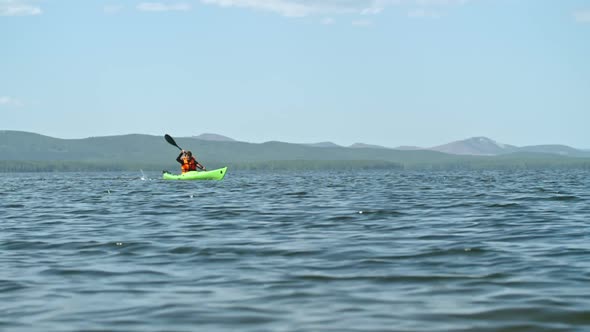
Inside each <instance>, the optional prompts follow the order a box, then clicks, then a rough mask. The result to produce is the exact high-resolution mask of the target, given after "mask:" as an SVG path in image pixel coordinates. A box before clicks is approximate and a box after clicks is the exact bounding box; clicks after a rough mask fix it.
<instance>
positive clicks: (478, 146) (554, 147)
mask: <svg viewBox="0 0 590 332" xmlns="http://www.w3.org/2000/svg"><path fill="white" fill-rule="evenodd" d="M193 137H194V138H197V139H203V140H211V141H233V142H236V140H234V139H232V138H229V137H226V136H222V135H216V134H202V135H199V136H193ZM305 145H307V146H311V147H317V148H336V147H341V148H343V147H345V146H341V145H338V144H336V143H333V142H319V143H306V144H305ZM348 147H349V148H355V149H359V148H361V149H394V150H430V151H438V152H443V153H448V154H454V155H468V156H499V155H504V154H509V153H516V152H533V153H548V154H556V155H560V156H568V157H590V150H583V149H575V148H572V147H569V146H567V145H559V144H551V145H531V146H523V147H518V146H514V145H509V144H502V143H498V142H497V141H494V140H492V139H490V138H487V137H483V136H482V137H471V138H467V139H464V140H460V141H455V142H451V143H447V144H443V145H438V146H434V147H430V148H423V147H418V146H399V147H396V148H388V147H385V146H381V145H374V144H365V143H354V144H352V145H350V146H348Z"/></svg>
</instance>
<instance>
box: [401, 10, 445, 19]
mask: <svg viewBox="0 0 590 332" xmlns="http://www.w3.org/2000/svg"><path fill="white" fill-rule="evenodd" d="M408 17H409V18H416V19H437V18H441V17H442V14H441V13H440V12H438V11H435V10H431V9H424V8H418V9H413V10H410V11H409V12H408Z"/></svg>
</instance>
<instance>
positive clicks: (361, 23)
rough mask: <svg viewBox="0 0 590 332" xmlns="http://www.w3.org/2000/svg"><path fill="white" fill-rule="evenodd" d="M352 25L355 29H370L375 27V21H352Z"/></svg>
mask: <svg viewBox="0 0 590 332" xmlns="http://www.w3.org/2000/svg"><path fill="white" fill-rule="evenodd" d="M352 25H354V26H355V27H370V26H372V25H373V21H370V20H356V21H352Z"/></svg>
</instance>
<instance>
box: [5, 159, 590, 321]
mask: <svg viewBox="0 0 590 332" xmlns="http://www.w3.org/2000/svg"><path fill="white" fill-rule="evenodd" d="M145 175H146V177H144V178H142V174H141V173H140V172H139V171H138V172H137V173H56V174H0V330H1V331H589V330H590V171H576V170H568V171H482V172H476V171H472V172H464V171H463V172H459V171H457V172H408V171H393V172H390V171H369V172H366V171H355V172H352V171H346V172H335V171H334V172H328V171H326V172H277V173H272V174H267V173H262V172H237V171H236V172H232V171H231V169H230V171H229V172H228V175H227V177H226V178H225V180H223V181H220V182H165V181H162V180H159V174H158V173H147V172H146V174H145Z"/></svg>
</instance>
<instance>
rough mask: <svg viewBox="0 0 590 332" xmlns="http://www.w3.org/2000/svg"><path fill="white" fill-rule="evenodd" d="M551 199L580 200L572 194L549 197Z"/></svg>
mask: <svg viewBox="0 0 590 332" xmlns="http://www.w3.org/2000/svg"><path fill="white" fill-rule="evenodd" d="M549 200H551V201H578V200H581V198H580V197H578V196H574V195H557V196H551V197H549Z"/></svg>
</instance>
